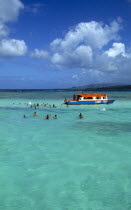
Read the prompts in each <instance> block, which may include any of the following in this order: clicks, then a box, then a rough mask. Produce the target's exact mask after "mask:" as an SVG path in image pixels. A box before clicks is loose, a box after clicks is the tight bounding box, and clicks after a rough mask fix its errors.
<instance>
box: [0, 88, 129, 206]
mask: <svg viewBox="0 0 131 210" xmlns="http://www.w3.org/2000/svg"><path fill="white" fill-rule="evenodd" d="M73 94H74V92H60V91H58V92H53V91H43V92H37V91H34V92H0V210H18V209H19V210H130V209H131V92H109V93H108V95H109V98H116V99H117V100H116V101H115V102H114V104H111V105H95V106H93V105H90V106H82V105H81V106H68V107H66V106H65V105H62V106H61V104H62V103H63V100H64V98H68V99H71V98H72V95H73ZM29 102H30V103H32V104H33V103H39V104H42V103H48V104H51V105H52V104H55V105H57V108H49V107H43V106H41V107H40V108H39V109H36V110H35V109H32V108H30V106H27V105H25V104H24V103H29ZM35 111H36V112H37V113H38V114H39V115H38V116H33V113H34V112H35ZM80 112H81V113H82V114H83V115H84V118H83V119H79V118H78V115H79V113H80ZM24 114H26V115H27V117H28V118H26V119H25V118H23V115H24ZM47 114H51V116H50V119H49V120H45V119H44V117H45V116H46V115H47ZM55 114H57V116H58V119H57V120H54V119H53V116H54V115H55Z"/></svg>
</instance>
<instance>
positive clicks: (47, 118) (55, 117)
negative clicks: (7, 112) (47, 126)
mask: <svg viewBox="0 0 131 210" xmlns="http://www.w3.org/2000/svg"><path fill="white" fill-rule="evenodd" d="M33 116H38V113H37V112H34V114H33ZM50 116H51V114H50V115H49V114H47V115H46V116H45V120H49V119H50ZM23 117H24V118H27V116H26V115H25V114H24V115H23ZM53 119H57V115H54V116H53Z"/></svg>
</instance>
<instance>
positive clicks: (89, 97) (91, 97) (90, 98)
mask: <svg viewBox="0 0 131 210" xmlns="http://www.w3.org/2000/svg"><path fill="white" fill-rule="evenodd" d="M84 99H93V97H84Z"/></svg>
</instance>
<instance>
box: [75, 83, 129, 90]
mask: <svg viewBox="0 0 131 210" xmlns="http://www.w3.org/2000/svg"><path fill="white" fill-rule="evenodd" d="M72 90H83V91H131V85H116V84H92V85H84V86H79V87H72Z"/></svg>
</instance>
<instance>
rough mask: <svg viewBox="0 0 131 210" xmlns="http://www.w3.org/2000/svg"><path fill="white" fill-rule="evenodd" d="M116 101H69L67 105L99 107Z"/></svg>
mask: <svg viewBox="0 0 131 210" xmlns="http://www.w3.org/2000/svg"><path fill="white" fill-rule="evenodd" d="M114 101H115V99H108V100H92V101H91V100H90V101H67V102H65V104H67V105H98V104H112V103H113V102H114Z"/></svg>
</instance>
